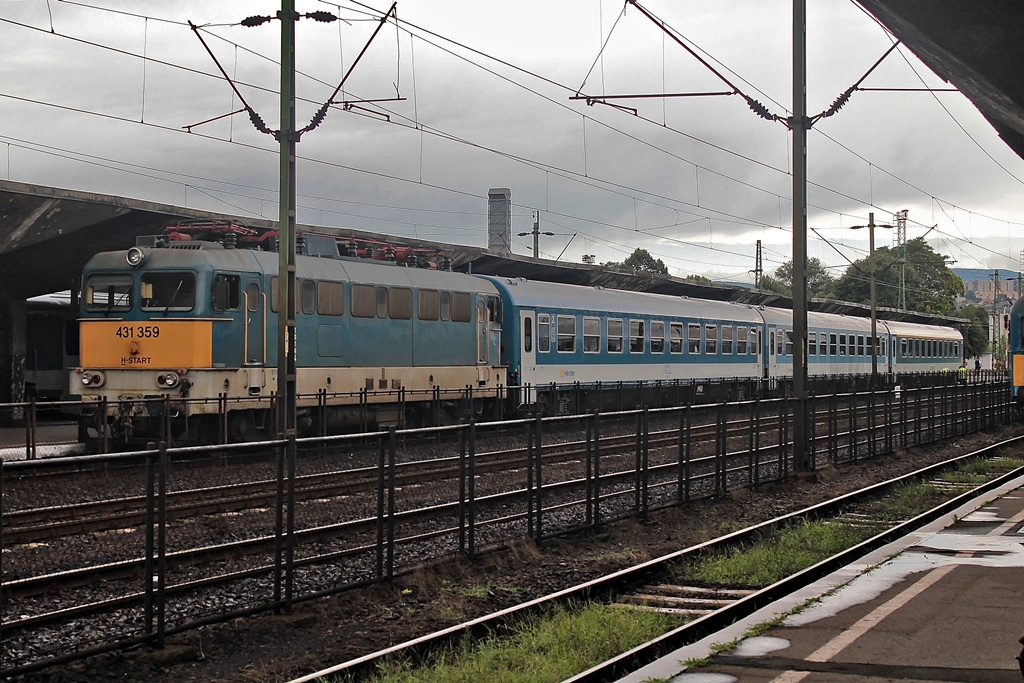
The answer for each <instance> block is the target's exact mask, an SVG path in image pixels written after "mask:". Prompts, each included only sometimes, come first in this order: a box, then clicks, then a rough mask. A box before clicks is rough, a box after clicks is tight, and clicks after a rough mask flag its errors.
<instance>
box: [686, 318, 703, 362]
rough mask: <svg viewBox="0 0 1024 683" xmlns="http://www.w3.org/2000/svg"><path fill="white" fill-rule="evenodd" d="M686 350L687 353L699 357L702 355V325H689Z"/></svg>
mask: <svg viewBox="0 0 1024 683" xmlns="http://www.w3.org/2000/svg"><path fill="white" fill-rule="evenodd" d="M686 334H687V335H688V336H687V338H686V349H687V353H690V354H693V355H697V354H699V353H700V325H698V324H697V323H690V324H689V325H687V331H686Z"/></svg>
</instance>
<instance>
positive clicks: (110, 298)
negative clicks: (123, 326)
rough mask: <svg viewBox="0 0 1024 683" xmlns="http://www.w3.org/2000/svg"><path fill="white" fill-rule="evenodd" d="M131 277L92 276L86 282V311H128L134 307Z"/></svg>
mask: <svg viewBox="0 0 1024 683" xmlns="http://www.w3.org/2000/svg"><path fill="white" fill-rule="evenodd" d="M132 289H133V282H132V276H131V275H91V276H89V278H88V279H87V280H86V281H85V288H84V292H85V297H84V299H85V310H87V311H126V310H128V309H130V308H131V307H132Z"/></svg>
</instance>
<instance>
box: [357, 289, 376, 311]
mask: <svg viewBox="0 0 1024 683" xmlns="http://www.w3.org/2000/svg"><path fill="white" fill-rule="evenodd" d="M375 296H376V295H375V294H374V291H373V285H352V315H353V316H354V317H356V318H374V317H376V316H377V304H376V298H375Z"/></svg>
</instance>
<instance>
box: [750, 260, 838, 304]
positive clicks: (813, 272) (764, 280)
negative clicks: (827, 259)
mask: <svg viewBox="0 0 1024 683" xmlns="http://www.w3.org/2000/svg"><path fill="white" fill-rule="evenodd" d="M805 275H806V276H807V294H808V296H812V297H829V296H831V295H832V287H833V285H834V283H835V278H833V277H832V275H831V273H829V272H828V269H827V268H825V264H823V263H822V262H821V260H820V259H816V258H809V259H807V268H806V270H805ZM761 289H763V290H765V291H769V292H777V293H779V294H785V295H787V296H792V294H793V261H792V260H789V261H786V262H785V263H783V264H782V265H781V266H779V267H778V268H776V269H775V274H774V275H762V276H761Z"/></svg>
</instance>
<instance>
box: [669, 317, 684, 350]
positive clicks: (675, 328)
mask: <svg viewBox="0 0 1024 683" xmlns="http://www.w3.org/2000/svg"><path fill="white" fill-rule="evenodd" d="M668 352H669V353H682V352H683V324H682V323H669V324H668Z"/></svg>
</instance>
